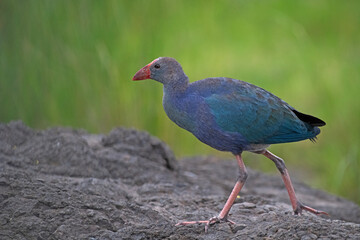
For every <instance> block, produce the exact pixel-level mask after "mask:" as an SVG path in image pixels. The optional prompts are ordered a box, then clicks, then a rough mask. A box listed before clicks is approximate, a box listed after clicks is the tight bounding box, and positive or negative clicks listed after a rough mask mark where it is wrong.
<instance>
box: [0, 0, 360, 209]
mask: <svg viewBox="0 0 360 240" xmlns="http://www.w3.org/2000/svg"><path fill="white" fill-rule="evenodd" d="M359 9H360V1H355V0H354V1H321V0H319V1H312V0H305V1H286V0H283V1H258V0H255V1H240V0H238V1H235V0H232V1H230V0H227V1H190V0H187V1H180V0H174V1H166V0H163V1H150V0H144V1H137V0H132V1H95V0H94V1H90V0H85V1H60V0H59V1H48V0H46V1H45V0H44V1H42V0H38V1H21V2H20V1H12V0H3V1H0V103H1V105H0V121H1V122H8V121H10V120H14V119H22V120H23V121H24V122H25V123H26V124H28V125H30V126H31V127H36V128H47V127H51V126H55V125H65V126H72V127H76V128H85V129H87V130H89V131H91V132H95V133H98V132H108V131H109V130H110V129H112V128H114V127H116V126H127V127H134V128H137V129H142V130H147V131H149V132H150V133H151V134H153V135H156V136H158V137H159V138H161V139H162V140H164V141H165V142H167V143H168V144H169V145H170V146H171V148H172V149H173V150H174V151H175V153H176V155H177V156H179V157H182V156H188V155H203V154H220V153H218V152H217V151H215V150H212V149H210V148H209V147H207V146H205V145H204V144H202V143H200V142H199V141H198V140H196V139H195V138H194V137H193V136H192V135H191V134H190V133H187V132H185V131H184V130H182V129H180V128H178V127H177V126H176V125H175V124H173V123H172V122H171V121H170V120H169V119H168V118H167V117H166V115H165V113H164V111H163V109H162V105H161V99H162V87H161V86H160V84H158V83H156V82H154V81H150V80H149V81H144V82H132V81H131V78H132V76H133V75H134V74H135V72H136V71H137V70H138V69H139V68H140V67H142V66H144V65H145V64H147V63H148V62H150V61H151V60H153V59H154V58H156V57H159V56H171V57H174V58H176V59H177V60H179V62H180V63H181V64H182V65H183V68H184V70H185V71H186V73H187V75H188V76H189V77H190V79H191V80H192V81H194V80H197V79H202V78H206V77H210V76H211V77H215V76H225V77H233V78H237V79H241V80H245V81H248V82H251V83H253V84H256V85H259V86H261V87H263V88H265V89H267V90H269V91H271V92H273V93H274V94H276V95H278V96H279V97H281V98H282V99H284V100H285V101H287V102H288V103H290V104H291V105H293V106H294V107H296V108H297V109H298V110H300V111H303V112H305V113H309V114H313V115H315V116H317V117H319V118H321V119H323V120H325V121H326V122H327V126H325V127H324V128H322V134H321V135H320V136H319V139H318V143H317V144H312V143H311V142H310V141H306V142H301V143H291V144H282V145H274V146H272V147H271V148H270V150H272V151H273V152H274V153H275V154H277V155H279V156H281V157H282V158H284V160H285V161H286V162H287V164H288V168H289V171H290V173H291V174H292V175H293V176H294V177H296V178H299V179H302V180H304V181H305V182H307V183H309V184H310V185H312V186H315V187H318V188H321V189H324V190H327V191H329V192H333V193H335V194H339V195H342V196H344V197H346V198H349V199H352V200H353V201H355V202H357V203H360V187H359V183H360V177H359V176H360V174H359V170H360V153H359V146H360V124H359V122H360V97H359V89H360V44H359V43H360V31H359V26H360V11H359ZM221 156H225V157H227V158H231V155H226V154H225V155H221ZM245 161H246V163H247V164H248V165H249V166H252V167H254V168H257V169H262V170H265V171H271V172H274V173H275V172H276V170H275V167H274V166H273V164H272V163H271V162H270V161H268V160H266V159H265V158H264V157H261V156H257V155H254V154H246V155H245ZM234 164H235V163H234Z"/></svg>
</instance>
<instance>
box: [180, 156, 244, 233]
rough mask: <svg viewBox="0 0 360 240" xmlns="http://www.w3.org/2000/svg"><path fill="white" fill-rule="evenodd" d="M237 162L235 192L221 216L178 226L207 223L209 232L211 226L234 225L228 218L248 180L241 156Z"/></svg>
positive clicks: (206, 227) (237, 157) (233, 191)
mask: <svg viewBox="0 0 360 240" xmlns="http://www.w3.org/2000/svg"><path fill="white" fill-rule="evenodd" d="M236 160H237V163H238V165H239V177H238V180H237V181H236V183H235V186H234V188H233V190H232V191H231V194H230V196H229V198H228V200H227V201H226V203H225V206H224V207H223V209H222V210H221V212H220V213H219V215H218V216H217V217H213V218H210V219H209V220H201V221H184V222H180V223H178V224H176V226H179V225H190V224H197V223H205V224H206V225H205V232H207V230H208V228H209V226H211V225H213V224H215V223H220V222H230V223H231V224H234V222H233V221H230V220H228V219H227V217H228V214H229V212H230V209H231V207H232V205H233V203H234V201H235V199H236V197H237V195H238V194H239V192H240V190H241V188H242V187H243V186H244V184H245V181H246V178H247V171H246V167H245V164H244V162H243V160H242V157H241V155H240V154H239V155H236Z"/></svg>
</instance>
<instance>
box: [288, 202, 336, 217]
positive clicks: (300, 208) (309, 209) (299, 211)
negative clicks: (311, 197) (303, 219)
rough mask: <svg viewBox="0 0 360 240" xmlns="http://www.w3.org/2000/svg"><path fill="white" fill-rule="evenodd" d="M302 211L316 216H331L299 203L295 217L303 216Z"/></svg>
mask: <svg viewBox="0 0 360 240" xmlns="http://www.w3.org/2000/svg"><path fill="white" fill-rule="evenodd" d="M302 210H304V211H307V212H311V213H313V214H315V215H321V214H324V215H329V214H328V213H327V212H324V211H319V210H316V209H314V208H311V207H309V206H306V205H304V204H302V203H300V202H298V205H297V207H296V209H295V210H294V214H295V215H301V213H302Z"/></svg>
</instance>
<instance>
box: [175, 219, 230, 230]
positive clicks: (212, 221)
mask: <svg viewBox="0 0 360 240" xmlns="http://www.w3.org/2000/svg"><path fill="white" fill-rule="evenodd" d="M223 222H228V223H230V224H235V222H233V221H231V220H228V219H227V218H224V219H220V218H219V217H212V218H210V219H209V220H199V221H183V222H179V223H177V224H176V225H175V226H186V225H192V224H205V232H207V231H208V229H209V227H211V226H212V225H214V224H216V223H223Z"/></svg>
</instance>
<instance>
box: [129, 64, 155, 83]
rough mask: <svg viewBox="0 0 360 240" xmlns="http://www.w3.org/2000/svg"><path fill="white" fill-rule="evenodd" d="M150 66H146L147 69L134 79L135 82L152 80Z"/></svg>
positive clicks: (138, 73) (139, 72)
mask: <svg viewBox="0 0 360 240" xmlns="http://www.w3.org/2000/svg"><path fill="white" fill-rule="evenodd" d="M150 65H151V63H150V64H148V65H146V66H145V67H143V68H142V69H140V70H139V71H138V72H137V73H136V74H135V75H134V77H133V79H132V80H133V81H137V80H145V79H149V78H150V74H151V73H150Z"/></svg>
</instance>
